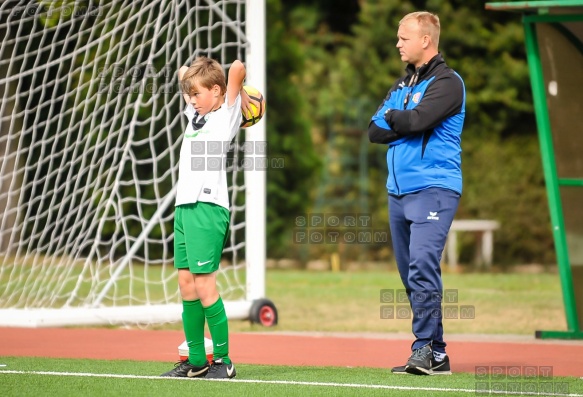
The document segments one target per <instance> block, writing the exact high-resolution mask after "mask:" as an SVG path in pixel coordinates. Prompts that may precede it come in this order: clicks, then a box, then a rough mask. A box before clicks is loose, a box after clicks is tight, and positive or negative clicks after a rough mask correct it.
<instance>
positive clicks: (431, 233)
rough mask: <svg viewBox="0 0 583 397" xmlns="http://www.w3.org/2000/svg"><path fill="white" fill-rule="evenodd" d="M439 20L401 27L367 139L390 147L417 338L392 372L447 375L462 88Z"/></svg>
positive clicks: (411, 20)
mask: <svg viewBox="0 0 583 397" xmlns="http://www.w3.org/2000/svg"><path fill="white" fill-rule="evenodd" d="M439 32H440V25H439V18H438V17H437V16H436V15H434V14H431V13H429V12H414V13H411V14H408V15H406V16H405V17H404V18H403V19H402V20H401V21H400V22H399V30H398V34H397V36H398V42H397V48H398V49H399V54H400V56H401V60H402V61H403V62H406V63H407V68H406V71H407V74H406V76H404V77H401V78H400V79H398V80H397V81H396V82H395V84H394V85H393V87H391V89H390V90H389V92H388V94H387V96H386V98H385V99H384V101H383V103H382V104H381V106H380V107H379V109H378V110H377V112H376V113H375V114H374V116H373V117H372V120H371V122H370V124H369V128H368V134H369V138H370V141H371V142H374V143H379V144H385V145H388V151H387V165H388V169H389V176H388V179H387V190H388V193H389V223H390V228H391V235H392V242H393V249H394V252H395V258H396V261H397V267H398V269H399V274H400V276H401V280H402V281H403V285H404V286H405V290H406V291H407V296H408V298H409V302H410V305H411V309H412V314H413V316H412V317H413V334H414V335H415V341H414V342H413V344H412V346H411V350H412V354H411V356H410V357H409V360H408V361H407V364H406V365H404V366H400V367H395V368H393V369H392V372H393V373H397V374H399V373H411V374H418V375H438V374H439V375H443V374H451V369H450V362H449V357H448V356H447V354H446V352H445V347H446V343H445V342H444V340H443V324H442V313H441V301H442V290H443V284H442V280H441V268H440V261H441V255H442V252H443V249H444V246H445V241H446V238H447V234H448V232H449V228H450V226H451V223H452V221H453V218H454V215H455V213H456V211H457V207H458V203H459V199H460V196H461V193H462V172H461V146H460V142H461V133H462V127H463V122H464V116H465V87H464V83H463V80H462V79H461V77H460V76H459V75H458V74H457V73H456V72H455V71H453V70H452V69H450V68H449V67H448V66H447V65H446V64H445V61H444V60H443V58H442V56H441V54H440V53H439V52H438V43H439Z"/></svg>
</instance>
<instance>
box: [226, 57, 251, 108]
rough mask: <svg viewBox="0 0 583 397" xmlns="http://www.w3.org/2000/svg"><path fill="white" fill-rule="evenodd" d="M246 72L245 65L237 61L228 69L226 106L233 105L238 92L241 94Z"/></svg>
mask: <svg viewBox="0 0 583 397" xmlns="http://www.w3.org/2000/svg"><path fill="white" fill-rule="evenodd" d="M246 75H247V72H246V70H245V65H243V63H242V62H241V61H239V60H238V59H237V60H235V62H233V63H232V64H231V67H230V68H229V78H228V80H227V105H228V106H231V105H232V104H233V103H235V100H236V99H237V95H239V92H243V81H244V80H245V76H246Z"/></svg>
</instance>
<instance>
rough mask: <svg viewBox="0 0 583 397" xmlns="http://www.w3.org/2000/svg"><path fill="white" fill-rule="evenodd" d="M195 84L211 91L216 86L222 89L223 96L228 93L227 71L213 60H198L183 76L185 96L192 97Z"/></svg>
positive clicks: (182, 86) (201, 58)
mask: <svg viewBox="0 0 583 397" xmlns="http://www.w3.org/2000/svg"><path fill="white" fill-rule="evenodd" d="M195 83H198V84H199V85H200V86H202V87H204V88H207V89H209V90H210V89H211V88H213V87H214V85H215V84H216V85H218V86H219V88H220V89H221V95H225V93H226V92H227V80H226V78H225V71H224V70H223V67H222V66H221V64H220V63H218V62H217V61H215V60H214V59H211V58H207V57H199V58H196V59H195V60H194V62H192V64H191V65H190V67H189V68H188V70H187V71H186V72H185V73H184V76H182V80H181V81H180V88H181V89H182V92H184V93H185V94H188V95H192V94H194V89H195Z"/></svg>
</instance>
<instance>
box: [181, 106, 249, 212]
mask: <svg viewBox="0 0 583 397" xmlns="http://www.w3.org/2000/svg"><path fill="white" fill-rule="evenodd" d="M184 114H185V115H186V117H187V118H188V126H187V127H186V131H184V137H183V139H182V147H181V148H180V163H179V168H178V186H177V191H176V205H181V204H191V203H196V202H197V201H204V202H208V203H214V204H217V205H220V206H222V207H225V208H226V209H229V194H228V186H227V172H226V165H227V164H226V160H227V152H228V151H229V144H230V143H231V141H232V140H233V138H234V137H235V135H236V134H237V131H239V125H240V124H241V95H237V99H236V100H235V103H234V104H233V105H232V106H230V107H229V106H228V105H227V98H226V97H225V103H223V104H222V105H221V107H220V108H219V109H217V110H216V111H214V112H210V113H208V114H206V115H205V116H204V117H203V118H202V119H199V115H198V114H197V113H196V111H195V110H194V107H193V106H192V105H191V104H188V106H187V107H186V109H185V111H184ZM195 128H197V129H195Z"/></svg>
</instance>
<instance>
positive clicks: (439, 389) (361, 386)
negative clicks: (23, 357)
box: [0, 370, 583, 397]
mask: <svg viewBox="0 0 583 397" xmlns="http://www.w3.org/2000/svg"><path fill="white" fill-rule="evenodd" d="M1 374H21V375H49V376H82V377H94V378H121V379H155V380H186V381H190V382H192V381H193V380H194V381H211V382H235V383H251V384H269V385H297V386H316V387H338V388H355V389H382V390H405V391H408V390H418V391H437V392H444V393H454V392H455V393H474V394H475V393H487V394H505V395H514V396H540V395H541V394H540V393H539V392H534V393H528V392H513V391H504V390H501V391H497V390H476V389H451V388H443V387H413V386H391V385H365V384H358V383H332V382H300V381H288V380H257V379H190V378H163V377H160V376H144V375H121V374H92V373H83V372H49V371H11V370H0V375H1ZM545 396H553V397H583V394H564V393H550V394H549V393H546V394H545Z"/></svg>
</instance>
